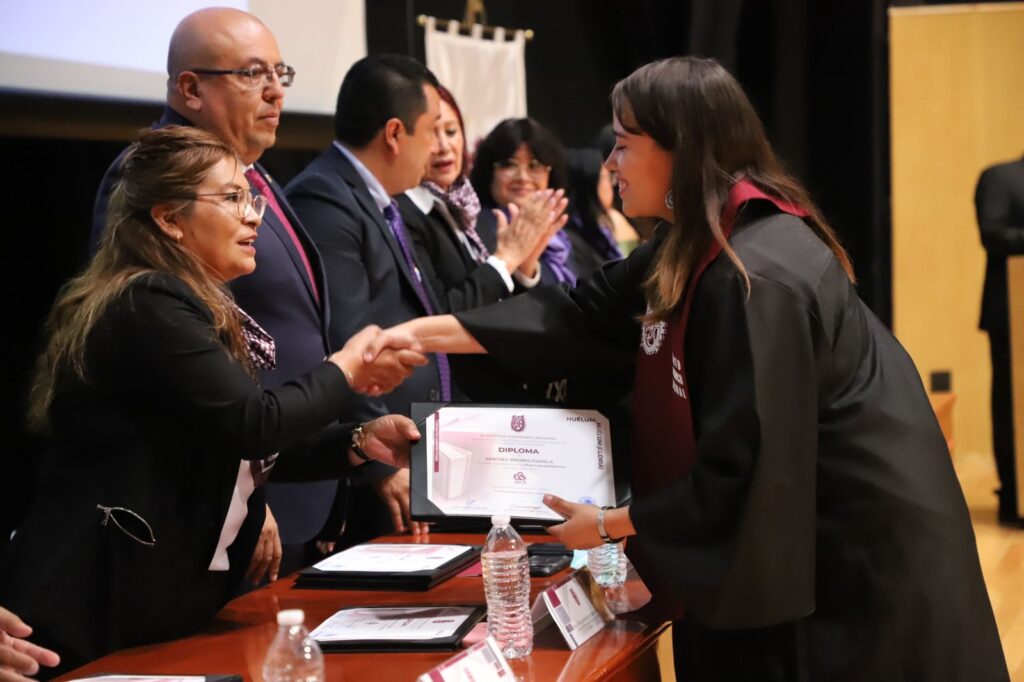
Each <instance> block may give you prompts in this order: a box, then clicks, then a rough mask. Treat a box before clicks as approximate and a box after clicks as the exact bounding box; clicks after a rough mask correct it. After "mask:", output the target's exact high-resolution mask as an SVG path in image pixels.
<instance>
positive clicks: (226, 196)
mask: <svg viewBox="0 0 1024 682" xmlns="http://www.w3.org/2000/svg"><path fill="white" fill-rule="evenodd" d="M203 197H223V201H221V202H218V205H220V206H223V205H224V204H225V203H229V204H234V205H235V209H236V211H237V213H238V217H239V218H245V214H246V211H248V210H249V209H250V208H251V209H252V212H253V213H255V214H256V217H257V218H259V219H260V220H263V214H264V212H266V210H267V198H266V197H265V196H263V195H262V194H253V193H252V192H250V191H249V190H247V189H239V190H235V191H234V192H208V193H204V194H193V195H192V196H189V197H185V198H186V199H193V200H196V201H198V200H199V199H201V198H203Z"/></svg>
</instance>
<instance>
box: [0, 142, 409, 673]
mask: <svg viewBox="0 0 1024 682" xmlns="http://www.w3.org/2000/svg"><path fill="white" fill-rule="evenodd" d="M244 167H245V164H244V161H242V160H241V159H239V158H238V157H237V156H236V154H235V151H234V149H233V147H231V146H229V145H228V144H226V143H225V142H223V141H222V140H221V139H220V138H219V137H216V136H214V135H212V134H211V133H208V132H205V131H202V130H200V129H198V128H192V127H184V126H167V127H163V128H159V129H156V130H150V131H147V132H144V133H143V134H142V135H141V136H140V138H139V140H138V141H137V142H136V143H135V144H133V145H132V146H131V147H129V149H128V152H127V153H126V154H125V156H124V159H123V161H122V164H121V166H120V175H121V177H120V180H119V181H118V182H117V184H116V185H115V186H114V190H113V192H112V194H111V196H110V202H109V214H108V224H107V227H106V230H105V232H104V236H103V241H102V244H101V246H100V248H99V251H97V253H96V255H95V257H94V258H93V259H92V261H91V262H90V264H89V266H88V267H87V268H86V269H85V271H84V272H83V273H82V274H81V275H79V276H78V277H76V278H74V279H72V280H71V281H70V282H68V284H66V285H65V287H64V288H63V290H62V291H61V293H60V294H59V295H58V297H57V300H56V302H55V303H54V306H53V309H52V310H51V313H50V316H49V319H48V321H47V324H46V332H45V333H46V344H45V350H44V351H43V353H42V354H41V355H40V357H39V360H38V363H37V370H36V375H35V380H34V383H33V388H32V392H31V395H30V401H29V402H30V405H29V407H30V412H29V413H30V417H31V425H32V426H33V427H34V428H35V429H36V430H38V431H41V432H43V433H45V434H47V435H48V436H49V439H50V442H51V444H52V446H51V447H50V449H49V450H48V451H47V452H46V453H45V455H44V457H43V462H42V463H41V466H40V472H41V473H40V480H39V481H38V484H37V488H38V490H39V493H38V495H37V498H36V500H35V503H34V505H33V506H32V508H31V509H30V510H29V512H28V514H27V515H26V517H25V519H24V520H23V522H22V523H21V525H20V526H19V527H18V530H17V532H16V533H15V535H14V538H13V540H12V541H11V544H10V545H9V546H8V547H7V549H6V551H5V552H4V554H3V556H2V557H0V602H2V603H5V604H6V605H7V606H9V607H10V608H11V609H12V610H14V611H15V612H17V613H19V614H21V615H22V616H23V617H25V619H26V620H28V621H29V622H31V623H32V624H33V626H34V627H35V637H36V641H37V642H38V643H39V644H41V645H43V646H46V647H49V648H52V649H54V650H55V651H56V652H58V653H59V654H60V657H61V661H62V663H61V665H62V666H63V667H64V668H70V667H74V666H77V665H80V664H82V663H84V662H86V661H89V660H91V659H94V658H96V657H98V656H101V655H103V654H105V653H108V652H110V651H113V650H115V649H120V648H124V647H128V646H134V645H138V644H144V643H148V642H155V641H160V640H166V639H171V638H174V637H181V636H184V635H186V634H189V633H191V632H195V631H197V630H199V629H200V628H201V627H203V625H205V624H206V623H207V622H208V621H209V619H210V618H211V617H212V616H213V615H214V614H215V613H216V612H217V611H218V610H219V609H220V608H221V606H223V605H224V604H225V603H226V601H227V600H228V599H229V598H230V597H231V596H232V595H233V594H234V590H235V585H234V584H233V580H232V574H231V569H232V567H233V566H234V565H236V564H237V565H241V566H248V565H250V562H251V557H252V556H253V553H254V549H255V538H251V537H246V536H242V535H240V533H239V530H240V529H241V527H242V526H243V524H244V522H245V518H246V516H247V515H248V513H249V512H248V507H247V498H248V497H249V496H251V495H252V493H253V491H254V490H256V489H258V488H259V487H260V485H261V484H262V483H263V482H264V481H265V479H266V477H267V475H268V473H269V472H270V471H271V470H272V469H276V470H278V473H281V474H284V475H285V477H286V478H287V476H291V475H298V476H301V477H303V478H305V477H309V476H319V477H322V478H335V479H336V478H339V477H342V476H345V475H347V474H348V473H349V472H350V471H351V470H352V469H354V468H356V467H357V466H359V465H361V464H362V463H363V462H364V459H365V458H366V457H367V456H369V457H372V458H375V459H380V460H383V461H384V462H385V463H387V464H389V465H392V466H394V465H403V464H405V463H406V462H407V458H408V451H409V440H410V439H416V438H418V437H419V433H418V431H417V430H416V427H415V425H414V424H413V423H412V422H411V421H409V420H408V419H406V418H404V417H399V416H387V417H382V418H380V419H377V420H374V421H371V422H368V423H366V424H364V425H363V426H362V428H361V429H359V428H356V427H357V425H356V424H347V425H345V424H340V423H339V422H338V420H339V419H340V418H341V417H342V416H343V415H345V414H347V413H349V412H350V410H351V404H352V402H353V401H354V400H355V399H356V397H357V395H359V394H368V395H381V394H382V393H383V392H384V391H388V390H391V389H393V388H394V387H395V386H396V385H398V383H400V382H401V381H403V380H404V379H405V378H406V377H408V376H409V375H410V374H411V373H412V369H413V368H414V367H415V366H418V365H421V364H424V363H425V362H426V358H425V357H424V356H422V355H420V354H417V353H413V354H410V355H406V356H398V355H396V356H392V357H390V358H387V359H385V360H384V361H383V362H381V363H379V364H378V363H374V364H372V365H371V364H366V363H364V362H363V361H362V359H361V353H362V351H363V349H364V348H365V346H366V344H367V342H368V341H369V339H370V338H372V336H374V335H375V334H376V333H377V332H378V331H379V329H377V328H373V327H370V328H367V329H365V330H362V331H361V332H359V333H358V334H355V335H354V336H353V337H352V338H351V339H350V340H349V341H348V342H347V343H346V344H345V346H344V347H343V348H342V349H341V350H339V351H337V352H335V353H333V354H331V355H330V356H328V357H327V358H325V359H323V360H321V362H320V363H319V364H318V365H317V366H315V367H312V368H311V369H310V370H309V371H308V372H306V373H304V374H302V375H300V376H297V377H294V378H293V379H292V380H290V381H288V382H285V383H283V384H282V385H280V386H277V387H275V388H272V389H264V388H262V387H260V385H259V384H258V381H257V370H258V369H259V368H269V367H273V365H274V363H275V362H276V348H275V343H274V340H273V338H272V337H271V336H270V335H269V334H268V333H267V332H266V331H265V330H263V329H262V328H261V327H260V326H259V325H258V324H257V323H256V322H255V321H254V320H253V319H252V318H251V317H249V316H248V315H247V314H246V313H245V312H244V311H243V310H242V309H241V308H239V307H238V306H237V305H236V304H235V302H234V299H233V298H232V296H231V294H230V291H229V289H228V288H227V283H228V282H230V281H231V280H233V279H235V278H237V277H241V276H243V275H246V274H248V273H250V272H252V271H253V269H254V268H255V267H256V247H255V246H254V244H255V243H256V241H257V234H258V230H259V228H260V224H261V219H262V217H263V213H264V212H265V211H266V210H267V207H268V201H267V199H266V198H265V197H263V196H261V195H257V194H253V193H252V192H251V190H250V188H249V182H248V180H247V179H246V177H245V175H244V173H243V169H244ZM360 453H362V454H360Z"/></svg>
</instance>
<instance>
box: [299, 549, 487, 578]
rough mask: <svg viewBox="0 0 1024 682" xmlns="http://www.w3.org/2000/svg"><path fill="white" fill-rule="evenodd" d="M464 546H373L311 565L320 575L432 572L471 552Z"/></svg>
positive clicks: (338, 554) (341, 553) (350, 551)
mask: <svg viewBox="0 0 1024 682" xmlns="http://www.w3.org/2000/svg"><path fill="white" fill-rule="evenodd" d="M472 549H473V548H472V547H467V546H465V545H413V544H390V543H383V542H380V543H375V544H367V545H357V546H355V547H351V548H349V549H346V550H345V551H344V552H338V553H337V554H332V555H331V556H329V557H327V558H326V559H324V560H323V561H321V562H319V563H317V564H314V567H315V568H318V569H320V570H321V571H341V572H353V573H414V572H416V571H432V570H434V569H436V568H437V567H438V566H441V565H443V564H445V563H447V562H449V561H451V560H452V559H454V558H455V557H457V556H461V555H463V554H465V553H466V552H469V551H471V550H472Z"/></svg>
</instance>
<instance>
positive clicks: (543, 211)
mask: <svg viewBox="0 0 1024 682" xmlns="http://www.w3.org/2000/svg"><path fill="white" fill-rule="evenodd" d="M568 205H569V200H568V199H567V198H566V197H565V190H561V189H560V190H543V191H540V192H535V193H533V194H532V195H530V196H529V197H527V198H526V199H525V200H524V201H522V202H521V203H520V204H519V205H516V204H509V206H508V211H509V218H508V220H506V219H505V214H504V213H502V212H501V211H495V212H494V215H495V217H496V218H497V221H498V227H497V232H498V248H497V250H496V251H495V253H494V255H495V256H497V257H498V258H500V259H501V260H502V261H504V263H505V265H506V266H507V267H508V269H509V271H510V272H513V271H515V270H524V273H523V274H525V275H527V276H532V274H533V272H534V271H535V270H536V264H537V260H538V259H539V258H540V255H541V253H543V252H544V249H546V248H547V246H548V242H550V241H551V238H552V237H553V236H555V233H557V232H558V231H559V230H561V229H562V228H563V227H565V223H566V222H567V221H568V220H569V216H568V215H567V214H566V213H565V209H566V208H567V207H568ZM526 270H529V272H526Z"/></svg>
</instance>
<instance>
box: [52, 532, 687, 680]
mask: <svg viewBox="0 0 1024 682" xmlns="http://www.w3.org/2000/svg"><path fill="white" fill-rule="evenodd" d="M525 539H526V540H527V542H547V541H550V536H546V535H537V536H526V538H525ZM381 541H383V542H409V541H410V536H392V537H388V538H383V539H381ZM421 541H423V542H428V541H432V542H436V543H465V544H483V537H482V536H480V535H468V534H448V533H445V534H435V535H434V536H433V537H432V538H431V537H427V538H424V539H423V540H421ZM566 574H567V573H566V571H562V572H561V573H557V574H555V575H553V576H551V577H548V578H534V579H533V580H532V581H531V582H532V585H531V593H530V599H531V603H532V601H533V599H534V598H535V597H536V596H537V594H538V593H539V592H540V591H542V590H543V589H545V588H547V587H548V586H550V585H551V584H553V583H555V582H556V581H558V580H559V579H561V578H563V577H565V575H566ZM294 582H295V580H294V577H289V578H284V579H281V580H278V581H277V582H276V583H274V584H273V585H269V586H267V587H264V588H262V589H259V590H256V591H254V592H251V593H249V594H246V595H243V596H241V597H239V598H237V599H235V600H233V601H231V602H230V603H229V604H227V606H225V607H224V608H223V609H221V611H220V613H218V614H217V617H216V619H215V620H214V622H213V623H211V624H210V626H209V627H208V628H207V629H206V630H205V631H204V632H202V633H200V634H197V635H194V636H192V637H187V638H185V639H180V640H176V641H173V642H165V643H162V644H154V645H150V646H143V647H136V648H133V649H125V650H123V651H118V652H116V653H113V654H110V655H108V656H105V657H103V658H101V659H99V660H96V661H93V662H92V663H89V664H88V665H85V666H83V667H81V668H79V669H77V670H75V671H74V672H72V673H70V674H68V675H67V676H65V678H64V679H73V678H76V677H83V676H85V675H95V674H98V673H115V672H116V673H139V674H141V673H145V674H191V675H198V674H207V675H209V674H241V675H243V676H244V677H245V679H246V680H247V681H249V680H252V681H253V682H257V681H259V680H262V679H263V676H262V667H263V657H264V655H265V654H266V652H267V647H269V646H270V641H271V639H272V638H273V636H274V634H275V632H276V630H277V625H276V614H277V612H278V611H279V610H281V609H304V610H305V612H306V625H307V627H309V628H310V629H312V628H313V627H315V626H316V625H318V624H319V623H321V622H322V621H324V620H326V619H327V618H328V617H329V616H330V615H332V614H333V613H334V612H335V611H337V610H338V609H339V608H341V607H343V606H352V605H377V604H380V605H390V604H394V605H399V604H401V605H405V604H482V603H484V602H485V599H484V592H483V579H482V578H480V577H455V578H452V579H451V580H448V581H446V582H444V583H442V584H440V585H438V586H436V587H435V588H434V589H432V590H429V591H427V592H383V591H374V592H369V591H347V590H299V589H294V588H293V587H292V585H293V583H294ZM153 617H154V618H159V614H153ZM671 640H672V637H671V627H670V624H669V623H662V624H659V625H647V624H644V623H640V622H637V621H629V620H622V619H620V620H616V621H614V622H612V623H610V624H609V625H608V626H607V627H606V628H605V629H604V630H603V631H601V632H600V633H599V634H598V635H597V636H595V637H594V638H593V639H591V640H590V641H588V642H587V643H586V644H584V645H583V646H581V647H580V648H579V649H577V650H576V651H569V647H568V646H567V645H566V644H565V642H564V641H563V640H562V639H561V638H560V636H559V634H558V632H557V630H556V629H555V628H554V626H551V627H549V628H547V629H545V630H543V631H542V632H540V633H538V635H537V636H536V638H535V640H534V649H533V654H532V655H531V656H529V657H527V658H526V659H522V660H518V661H513V662H512V667H513V670H514V671H515V673H516V679H517V680H518V681H519V682H541V681H547V680H560V681H565V682H570V681H575V680H614V681H616V682H619V681H627V680H630V681H632V680H635V681H637V682H639V681H641V680H643V681H648V680H662V679H664V680H673V679H674V674H673V672H672V654H671V651H672V650H671V646H672V645H671ZM451 655H452V653H451V652H445V653H403V654H394V653H390V654H351V653H346V654H325V660H326V673H327V675H326V678H327V680H339V681H340V680H345V681H347V682H356V681H359V680H371V681H373V682H391V681H392V680H396V681H401V680H408V681H409V682H413V681H414V680H415V679H416V678H417V677H418V676H419V675H421V674H422V673H424V672H426V671H427V670H429V669H431V668H433V667H434V666H436V665H438V664H440V663H441V662H443V661H444V660H446V659H447V658H449V657H450V656H451Z"/></svg>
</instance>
